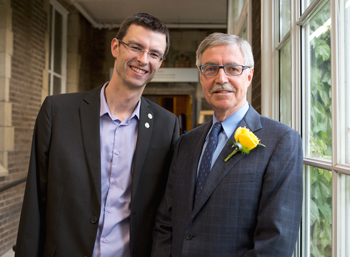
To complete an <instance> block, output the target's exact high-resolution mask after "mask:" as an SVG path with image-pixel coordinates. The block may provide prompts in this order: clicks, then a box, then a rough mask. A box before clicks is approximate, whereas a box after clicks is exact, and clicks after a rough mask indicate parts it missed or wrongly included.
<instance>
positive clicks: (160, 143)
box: [16, 87, 179, 257]
mask: <svg viewBox="0 0 350 257" xmlns="http://www.w3.org/2000/svg"><path fill="white" fill-rule="evenodd" d="M100 90H101V87H98V88H96V89H94V90H92V91H90V92H84V93H74V94H66V95H56V96H51V97H48V98H46V100H45V101H44V103H43V105H42V108H41V110H40V112H39V114H38V117H37V121H36V125H35V129H34V135H33V144H32V153H31V159H30V165H29V171H28V179H27V186H26V191H25V196H24V202H23V208H22V214H21V220H20V226H19V232H18V238H17V245H16V256H23V257H38V256H56V257H67V256H91V255H92V252H93V248H94V243H95V237H96V232H97V227H98V219H99V216H100V201H101V154H100ZM149 113H150V114H152V119H150V118H149V117H148V114H149ZM146 122H148V123H149V125H150V126H149V128H147V127H146V126H145V123H146ZM178 136H179V127H178V120H177V118H176V116H175V115H173V114H171V113H170V112H168V111H166V110H165V109H163V108H161V107H160V106H158V105H157V104H155V103H152V102H151V101H149V100H147V99H144V98H141V109H140V121H139V129H138V140H137V145H136V150H135V153H134V159H133V173H132V200H131V216H130V247H131V254H132V256H142V257H147V256H149V255H150V251H151V244H152V240H151V238H152V228H153V225H154V218H155V215H156V210H157V208H158V205H159V202H160V200H161V197H162V195H163V192H164V190H165V185H166V181H167V178H168V169H169V165H170V162H171V156H172V152H173V147H174V145H175V141H176V140H177V139H178Z"/></svg>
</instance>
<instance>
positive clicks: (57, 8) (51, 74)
mask: <svg viewBox="0 0 350 257" xmlns="http://www.w3.org/2000/svg"><path fill="white" fill-rule="evenodd" d="M51 6H52V7H53V12H52V13H53V14H54V13H55V11H57V12H58V13H60V14H61V15H62V23H63V24H62V60H61V72H62V74H58V73H55V72H54V70H53V67H54V59H55V56H54V49H55V48H54V47H55V15H52V17H50V19H51V28H50V37H51V45H50V51H51V52H50V55H51V60H50V62H51V63H50V65H49V67H51V68H49V71H48V73H49V81H50V83H49V95H52V94H53V83H54V76H56V77H58V78H60V79H61V92H60V93H61V94H62V93H66V91H67V83H66V81H67V24H68V11H67V10H66V9H65V8H64V7H63V6H62V5H61V4H60V3H59V2H57V1H56V0H50V8H51Z"/></svg>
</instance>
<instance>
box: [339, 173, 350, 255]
mask: <svg viewBox="0 0 350 257" xmlns="http://www.w3.org/2000/svg"><path fill="white" fill-rule="evenodd" d="M338 180H339V185H338V186H339V190H338V192H339V197H338V200H339V203H338V206H339V211H338V227H339V231H338V249H339V251H338V256H339V257H349V256H350V176H347V175H344V174H339V179H338Z"/></svg>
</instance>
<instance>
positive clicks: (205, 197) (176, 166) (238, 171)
mask: <svg viewBox="0 0 350 257" xmlns="http://www.w3.org/2000/svg"><path fill="white" fill-rule="evenodd" d="M211 124H212V122H209V123H206V124H204V125H203V126H200V127H198V128H196V129H194V130H192V131H190V132H188V133H187V134H185V135H184V136H182V137H181V139H180V140H179V142H178V145H177V147H176V149H175V151H174V156H173V161H172V165H171V169H170V174H169V180H168V185H167V188H166V193H165V195H164V198H163V200H162V202H161V205H160V208H159V211H158V215H157V218H156V227H155V230H154V237H153V249H152V256H154V257H163V256H164V257H165V256H167V257H169V256H172V257H180V256H181V257H193V256H198V257H214V256H221V257H223V256H225V257H227V256H235V257H236V256H237V257H238V256H245V257H247V256H265V257H290V256H291V255H292V253H293V249H294V247H295V243H296V240H297V236H298V230H299V224H300V221H301V209H302V194H303V188H302V173H303V154H302V144H301V138H300V136H299V134H298V133H297V132H296V131H295V130H293V129H291V128H289V127H287V126H285V125H283V124H281V123H279V122H276V121H274V120H271V119H268V118H266V117H263V116H260V115H259V114H258V113H257V112H256V111H255V110H254V109H253V108H252V107H251V106H250V108H249V110H248V112H247V114H246V115H245V117H244V118H243V120H242V121H241V122H240V124H239V126H241V127H244V126H246V127H247V128H249V129H250V130H251V131H253V132H254V133H255V134H256V136H257V137H258V138H259V139H261V143H262V144H264V145H265V146H266V147H262V146H258V147H257V148H256V149H253V150H252V151H251V152H250V153H249V154H241V153H237V154H236V155H234V156H233V157H232V158H231V159H230V160H229V161H228V162H226V163H225V162H224V159H225V158H226V157H227V156H228V155H229V154H230V153H231V151H232V148H231V146H230V145H227V146H225V147H224V149H223V150H222V152H221V153H220V155H219V157H218V159H217V160H216V162H215V164H214V166H213V168H212V170H211V172H210V174H209V175H208V178H207V181H206V182H205V184H204V187H203V189H202V191H201V193H200V195H199V196H198V199H197V201H196V203H195V204H194V205H193V197H194V191H195V181H196V171H197V165H198V161H199V158H200V154H201V150H202V146H203V144H204V140H205V137H206V135H207V133H208V131H209V129H210V127H211ZM229 141H234V136H233V135H232V137H231V138H230V139H229Z"/></svg>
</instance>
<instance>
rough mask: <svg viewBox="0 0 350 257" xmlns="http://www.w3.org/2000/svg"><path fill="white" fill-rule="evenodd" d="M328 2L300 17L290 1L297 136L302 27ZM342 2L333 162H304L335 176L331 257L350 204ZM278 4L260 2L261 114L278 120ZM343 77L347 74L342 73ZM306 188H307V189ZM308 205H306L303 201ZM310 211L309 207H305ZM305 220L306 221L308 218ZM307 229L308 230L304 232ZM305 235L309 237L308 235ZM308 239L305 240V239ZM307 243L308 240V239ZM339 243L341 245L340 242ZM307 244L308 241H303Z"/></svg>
mask: <svg viewBox="0 0 350 257" xmlns="http://www.w3.org/2000/svg"><path fill="white" fill-rule="evenodd" d="M324 1H327V0H314V1H310V2H311V3H310V5H309V7H308V8H307V9H306V10H305V11H304V15H302V16H301V17H300V15H299V14H300V10H301V6H300V2H301V1H299V0H298V1H293V0H292V1H291V30H290V33H289V36H288V35H287V36H286V37H290V38H291V58H292V60H291V74H292V81H291V83H292V94H291V97H292V109H291V110H292V127H293V128H294V129H296V130H297V131H298V132H301V121H302V109H301V106H302V102H301V101H302V98H301V94H302V92H301V85H302V84H301V71H300V68H299V67H300V66H299V65H300V63H301V47H302V46H303V44H302V42H301V40H302V38H301V37H300V35H301V29H302V27H301V25H302V24H303V21H304V20H305V19H306V18H307V17H308V15H310V13H311V12H312V11H313V10H315V8H316V7H317V6H318V5H320V4H322V3H324ZM339 1H340V0H332V1H329V3H330V16H331V23H332V25H331V26H332V27H331V83H332V160H331V161H322V160H321V161H320V160H317V159H314V158H304V164H305V165H310V166H315V167H318V168H322V169H326V170H330V171H331V172H332V222H333V224H332V256H333V257H336V256H340V246H339V245H340V240H344V235H342V234H341V229H340V228H341V226H343V225H342V224H339V223H338V220H339V219H340V218H341V216H343V215H344V213H340V212H339V211H338V210H340V209H339V208H340V206H341V204H344V203H347V202H349V199H343V197H342V194H340V192H339V190H340V184H341V183H343V182H342V181H341V180H340V179H339V175H340V174H345V175H350V168H349V165H343V164H339V163H338V155H339V154H340V150H338V149H337V147H338V142H339V140H341V139H340V138H339V137H340V135H339V134H338V133H337V131H338V127H337V126H338V119H340V117H339V115H338V108H339V107H338V106H337V104H338V99H339V97H340V96H339V92H338V88H337V86H336V85H338V84H339V83H343V82H342V81H341V79H342V78H339V72H343V71H342V70H341V69H343V68H342V65H341V64H340V63H341V58H342V56H341V55H340V54H339V48H340V44H341V40H343V39H341V37H342V35H341V33H339V26H342V25H341V23H340V22H339V19H338V17H339V15H340V14H339V12H341V10H339V8H340V7H339ZM278 6H279V4H278V1H277V0H274V1H270V0H262V1H261V10H262V13H261V38H262V60H261V63H262V65H261V74H262V78H261V79H262V81H261V87H262V99H261V102H262V106H261V108H262V114H263V115H265V116H268V117H270V118H273V119H275V120H278V119H279V92H278V90H279V63H278V62H279V58H278V57H279V53H278V50H279V48H280V45H281V43H283V41H285V40H286V39H285V38H284V39H283V40H282V41H281V42H278V35H279V31H278V19H279V17H278V9H277V8H278ZM341 74H344V73H341ZM303 183H304V185H309V184H310V183H309V181H308V176H306V177H305V179H304V182H303ZM304 188H308V187H306V186H304ZM304 199H310V196H309V192H308V190H306V191H304ZM304 202H305V205H304V207H305V206H306V205H307V201H304ZM306 207H307V206H306ZM303 215H305V216H304V218H306V219H307V214H303ZM303 229H305V228H303ZM302 233H303V234H304V236H303V238H304V240H305V237H308V236H309V231H308V228H306V230H304V231H303V232H302ZM305 233H306V234H305ZM305 235H306V236H305ZM306 240H307V239H306ZM338 240H339V241H338ZM304 243H305V241H304ZM302 256H305V257H306V256H310V253H305V252H304V253H302Z"/></svg>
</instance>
